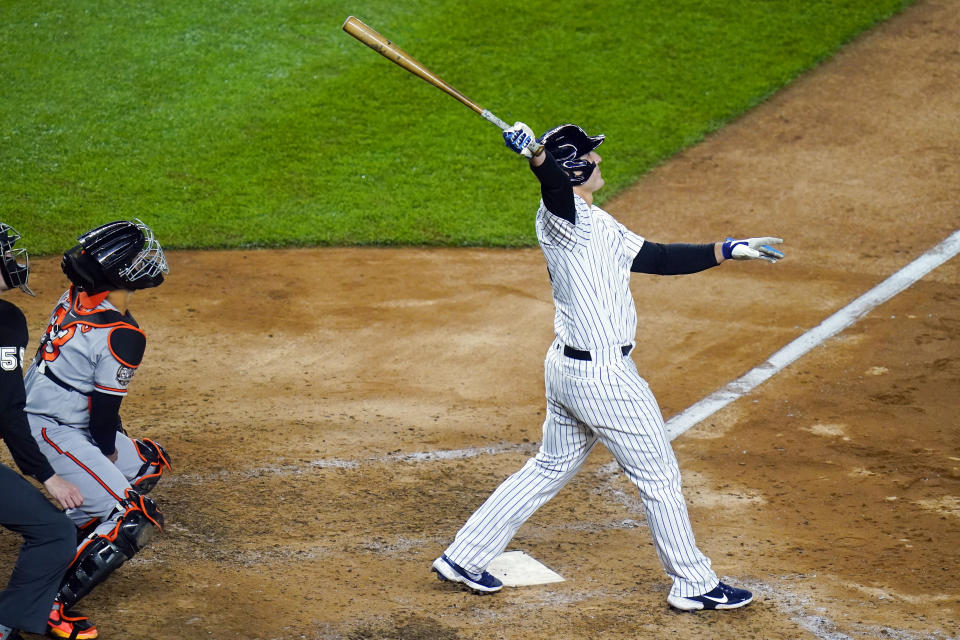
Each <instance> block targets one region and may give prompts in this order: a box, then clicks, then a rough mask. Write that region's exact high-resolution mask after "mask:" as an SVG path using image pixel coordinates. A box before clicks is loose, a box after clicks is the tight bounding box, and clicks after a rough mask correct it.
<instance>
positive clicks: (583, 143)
mask: <svg viewBox="0 0 960 640" xmlns="http://www.w3.org/2000/svg"><path fill="white" fill-rule="evenodd" d="M603 138H604V136H603V135H602V134H601V135H599V136H588V135H587V132H586V131H584V130H583V129H581V128H580V127H578V126H577V125H575V124H564V125H560V126H559V127H554V128H553V129H550V131H547V132H546V133H545V134H543V136H541V137H540V142H541V144H543V146H544V147H546V148H547V151H549V152H550V154H551V155H552V156H553V157H554V158H555V159H556V160H557V164H558V165H560V168H561V169H563V171H564V173H566V174H567V178H568V179H569V180H570V184H574V185H577V184H583V183H584V182H586V181H587V179H589V178H590V174H592V173H593V170H594V169H596V168H597V164H596V163H595V162H590V161H589V160H585V159H583V156H585V155H587V154H588V153H590V152H591V151H593V150H594V149H596V148H597V147H599V146H600V143H601V142H603Z"/></svg>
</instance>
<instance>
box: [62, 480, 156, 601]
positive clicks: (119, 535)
mask: <svg viewBox="0 0 960 640" xmlns="http://www.w3.org/2000/svg"><path fill="white" fill-rule="evenodd" d="M126 495H127V497H126V499H125V500H124V501H123V502H121V503H119V504H118V505H117V507H116V508H115V509H114V512H113V514H111V516H110V520H111V521H113V522H114V527H113V529H111V530H110V531H109V532H108V533H107V534H106V535H104V534H99V533H92V534H90V535H89V536H88V537H87V538H86V539H85V540H84V541H83V542H82V543H81V544H80V547H79V548H78V549H77V555H76V556H74V558H73V562H72V563H71V564H70V568H68V569H67V573H66V575H65V576H64V578H63V582H61V584H60V593H59V594H58V596H57V600H58V601H59V602H61V603H63V608H64V609H69V608H71V607H73V606H74V605H75V604H76V603H77V602H78V601H79V600H80V599H81V598H83V597H84V596H85V595H87V594H88V593H90V592H91V591H92V590H93V588H94V587H95V586H97V585H98V584H100V583H101V582H103V581H104V580H106V579H107V577H108V576H109V575H110V574H111V573H113V572H114V571H115V570H116V569H117V568H118V567H119V566H120V565H122V564H123V563H124V562H126V561H127V560H129V559H130V558H132V557H133V556H134V555H136V553H137V552H138V551H140V550H141V549H143V548H144V547H145V546H147V544H149V543H150V540H152V539H153V535H154V534H155V533H156V532H157V531H162V530H163V514H162V513H161V512H160V510H159V509H158V508H157V505H156V503H155V502H154V501H153V500H151V499H150V498H147V497H145V496H142V495H140V494H139V493H137V492H136V491H134V490H133V489H127V493H126Z"/></svg>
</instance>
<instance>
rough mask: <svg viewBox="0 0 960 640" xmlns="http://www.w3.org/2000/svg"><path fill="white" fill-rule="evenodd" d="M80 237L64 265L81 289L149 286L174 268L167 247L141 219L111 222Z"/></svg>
mask: <svg viewBox="0 0 960 640" xmlns="http://www.w3.org/2000/svg"><path fill="white" fill-rule="evenodd" d="M77 241H78V242H79V243H80V244H78V245H77V246H75V247H73V248H72V249H70V250H68V251H67V252H66V253H64V254H63V260H62V261H61V262H60V268H61V269H63V272H64V273H65V274H66V275H67V277H68V278H70V282H72V283H73V284H75V285H76V286H77V288H78V289H80V290H81V291H85V292H87V293H99V292H101V291H111V290H114V289H131V290H135V289H149V288H150V287H156V286H159V285H160V284H161V283H162V282H163V276H164V274H167V273H169V272H170V269H169V268H168V267H167V260H166V258H165V257H164V255H163V248H162V247H161V246H160V243H159V242H157V240H156V239H155V238H154V237H153V231H151V230H150V227H148V226H147V225H145V224H144V223H143V222H141V221H140V220H130V221H128V220H117V221H116V222H108V223H107V224H105V225H101V226H99V227H97V228H96V229H93V230H91V231H88V232H86V233H85V234H83V235H82V236H80V237H79V238H77Z"/></svg>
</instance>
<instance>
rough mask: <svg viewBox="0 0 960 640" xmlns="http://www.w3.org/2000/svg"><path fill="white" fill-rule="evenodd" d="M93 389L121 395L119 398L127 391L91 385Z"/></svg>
mask: <svg viewBox="0 0 960 640" xmlns="http://www.w3.org/2000/svg"><path fill="white" fill-rule="evenodd" d="M93 387H94V388H95V389H100V390H101V391H106V392H107V393H113V394H116V395H121V396H125V395H127V390H126V389H114V388H113V387H105V386H103V385H101V384H95V385H93Z"/></svg>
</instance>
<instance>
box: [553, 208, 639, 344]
mask: <svg viewBox="0 0 960 640" xmlns="http://www.w3.org/2000/svg"><path fill="white" fill-rule="evenodd" d="M574 205H575V207H576V216H577V223H576V225H572V224H570V223H569V222H567V221H566V220H564V219H563V218H559V217H557V216H555V215H553V214H552V213H550V212H549V211H548V210H547V208H546V205H544V204H543V203H542V202H541V204H540V209H539V211H537V220H536V229H537V240H538V241H539V242H540V247H541V249H542V250H543V255H544V256H545V257H546V259H547V270H548V271H549V272H550V281H551V285H552V287H553V301H554V306H555V307H556V311H555V314H554V321H553V325H554V330H555V331H556V334H557V337H558V338H559V339H560V341H561V342H562V343H563V344H565V345H569V346H571V347H576V348H578V349H582V350H593V349H599V348H603V347H619V346H623V345H627V344H632V343H633V338H634V335H635V334H636V332H637V310H636V307H635V306H634V302H633V295H632V294H631V292H630V265H631V263H632V262H633V259H634V257H636V255H637V252H638V251H640V247H642V246H643V238H642V237H641V236H638V235H637V234H635V233H633V232H632V231H630V230H629V229H627V228H626V227H624V226H623V225H622V224H620V223H619V222H617V221H616V220H614V219H613V217H612V216H611V215H610V214H608V213H607V212H606V211H604V210H602V209H600V208H599V207H595V206H592V205H590V204H587V202H586V201H584V200H583V198H581V197H580V196H576V195H575V196H574Z"/></svg>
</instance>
